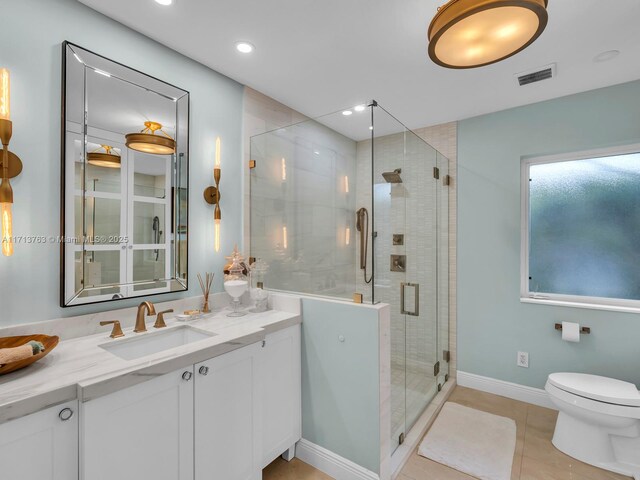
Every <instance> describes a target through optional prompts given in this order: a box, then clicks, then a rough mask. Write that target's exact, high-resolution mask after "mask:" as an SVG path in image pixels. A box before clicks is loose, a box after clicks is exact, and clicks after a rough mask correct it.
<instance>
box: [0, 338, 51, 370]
mask: <svg viewBox="0 0 640 480" xmlns="http://www.w3.org/2000/svg"><path fill="white" fill-rule="evenodd" d="M31 340H35V341H36V342H40V343H42V344H43V345H44V351H43V352H40V353H38V354H37V355H32V356H31V357H29V358H23V359H22V360H18V361H17V362H11V363H7V364H5V365H2V366H0V375H4V374H5V373H9V372H14V371H16V370H20V369H21V368H24V367H26V366H29V365H31V364H32V363H35V362H37V361H38V360H40V359H41V358H42V357H44V356H46V355H47V354H48V353H49V352H51V350H53V349H54V348H56V345H58V342H59V341H60V338H58V337H56V336H53V337H51V336H49V335H21V336H18V337H2V338H0V348H13V347H19V346H21V345H24V344H25V343H28V342H30V341H31Z"/></svg>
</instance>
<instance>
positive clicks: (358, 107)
mask: <svg viewBox="0 0 640 480" xmlns="http://www.w3.org/2000/svg"><path fill="white" fill-rule="evenodd" d="M365 108H367V107H366V106H365V105H357V106H356V107H354V110H355V111H356V112H362V111H364V109H365Z"/></svg>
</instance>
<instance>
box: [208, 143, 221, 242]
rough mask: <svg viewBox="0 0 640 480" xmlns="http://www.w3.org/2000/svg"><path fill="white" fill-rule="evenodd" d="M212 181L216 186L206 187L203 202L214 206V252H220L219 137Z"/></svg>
mask: <svg viewBox="0 0 640 480" xmlns="http://www.w3.org/2000/svg"><path fill="white" fill-rule="evenodd" d="M213 180H214V181H215V182H216V186H215V187H213V186H211V187H207V188H205V190H204V200H205V201H206V202H207V203H208V204H209V205H215V206H216V208H215V210H214V211H213V228H214V240H213V243H214V248H215V251H216V252H219V251H220V220H221V218H222V214H221V212H220V137H218V138H216V160H215V164H214V167H213Z"/></svg>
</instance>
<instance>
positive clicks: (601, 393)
mask: <svg viewBox="0 0 640 480" xmlns="http://www.w3.org/2000/svg"><path fill="white" fill-rule="evenodd" d="M549 383H551V384H552V385H554V386H556V387H558V388H560V389H562V390H564V391H566V392H569V393H574V394H576V395H580V396H581V397H586V398H590V399H592V400H597V401H599V402H606V403H612V404H614V405H625V406H629V407H640V392H638V389H637V388H636V386H635V385H634V384H633V383H629V382H623V381H622V380H615V379H613V378H607V377H599V376H597V375H587V374H584V373H552V374H551V375H549Z"/></svg>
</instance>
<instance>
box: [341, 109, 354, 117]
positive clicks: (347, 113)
mask: <svg viewBox="0 0 640 480" xmlns="http://www.w3.org/2000/svg"><path fill="white" fill-rule="evenodd" d="M342 114H343V115H344V116H345V117H348V116H349V115H351V114H353V112H352V111H351V110H345V111H344V112H342Z"/></svg>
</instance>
